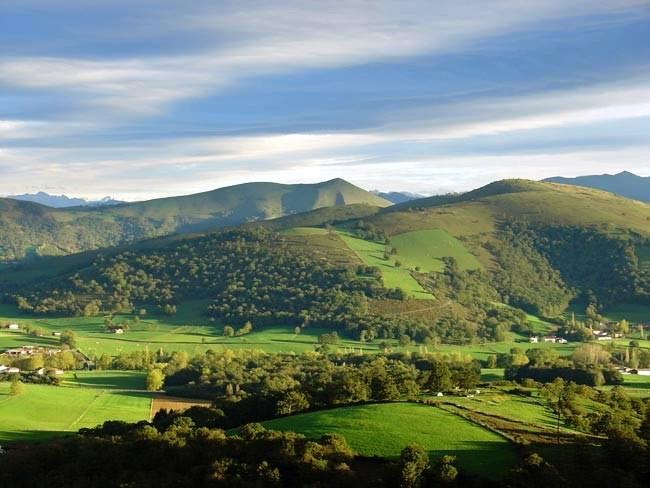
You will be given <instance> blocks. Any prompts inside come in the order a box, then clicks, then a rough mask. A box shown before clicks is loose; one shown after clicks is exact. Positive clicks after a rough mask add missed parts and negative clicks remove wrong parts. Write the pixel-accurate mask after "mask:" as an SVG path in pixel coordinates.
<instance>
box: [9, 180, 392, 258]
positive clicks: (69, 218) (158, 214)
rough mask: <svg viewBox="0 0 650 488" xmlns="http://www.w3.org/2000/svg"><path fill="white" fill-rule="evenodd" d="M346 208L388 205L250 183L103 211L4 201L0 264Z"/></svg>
mask: <svg viewBox="0 0 650 488" xmlns="http://www.w3.org/2000/svg"><path fill="white" fill-rule="evenodd" d="M347 204H365V205H368V206H375V207H385V206H387V205H390V202H388V201H387V200H384V199H382V198H380V197H378V196H376V195H373V194H372V193H370V192H367V191H365V190H362V189H361V188H358V187H356V186H354V185H352V184H350V183H348V182H346V181H344V180H341V179H334V180H330V181H325V182H322V183H316V184H309V185H281V184H276V183H247V184H243V185H236V186H231V187H226V188H221V189H218V190H214V191H210V192H205V193H199V194H195V195H188V196H181V197H172V198H163V199H158V200H150V201H145V202H137V203H125V204H121V205H114V206H110V207H101V208H82V207H75V208H70V209H55V208H50V207H45V206H42V205H38V204H34V203H31V202H21V201H17V200H12V199H0V229H1V231H0V262H2V261H16V260H20V259H23V258H25V257H35V256H48V255H65V254H71V253H76V252H80V251H86V250H90V249H97V248H101V247H108V246H114V245H117V244H121V243H127V242H133V241H136V240H139V239H145V238H151V237H158V236H164V235H168V234H172V233H186V232H197V231H205V230H209V229H216V228H220V227H225V226H232V225H239V224H242V223H244V222H250V221H258V220H266V219H272V218H276V217H282V216H285V215H291V214H296V213H300V212H306V211H309V210H313V209H317V208H322V207H332V206H339V205H347Z"/></svg>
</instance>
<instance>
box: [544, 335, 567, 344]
mask: <svg viewBox="0 0 650 488" xmlns="http://www.w3.org/2000/svg"><path fill="white" fill-rule="evenodd" d="M542 341H543V342H551V343H557V344H567V343H568V342H569V341H567V340H566V339H565V338H564V337H558V336H554V335H552V336H546V337H542Z"/></svg>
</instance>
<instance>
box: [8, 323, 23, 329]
mask: <svg viewBox="0 0 650 488" xmlns="http://www.w3.org/2000/svg"><path fill="white" fill-rule="evenodd" d="M7 329H9V330H19V329H20V326H19V325H18V324H9V325H8V326H7Z"/></svg>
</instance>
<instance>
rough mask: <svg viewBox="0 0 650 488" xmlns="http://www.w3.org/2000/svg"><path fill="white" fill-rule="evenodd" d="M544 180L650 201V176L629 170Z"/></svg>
mask: <svg viewBox="0 0 650 488" xmlns="http://www.w3.org/2000/svg"><path fill="white" fill-rule="evenodd" d="M544 181H546V182H550V183H562V184H564V185H575V186H586V187H589V188H597V189H600V190H605V191H608V192H611V193H616V194H617V195H621V196H623V197H627V198H632V199H634V200H641V201H642V202H650V176H646V177H643V176H638V175H635V174H634V173H630V172H629V171H622V172H621V173H617V174H615V175H609V174H604V175H588V176H578V177H576V178H563V177H561V176H555V177H553V178H547V179H545V180H544Z"/></svg>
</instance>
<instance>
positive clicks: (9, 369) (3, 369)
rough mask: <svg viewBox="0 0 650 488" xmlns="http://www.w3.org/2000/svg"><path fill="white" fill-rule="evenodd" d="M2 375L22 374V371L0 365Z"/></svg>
mask: <svg viewBox="0 0 650 488" xmlns="http://www.w3.org/2000/svg"><path fill="white" fill-rule="evenodd" d="M0 373H20V369H19V368H14V367H12V366H5V365H4V364H0Z"/></svg>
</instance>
